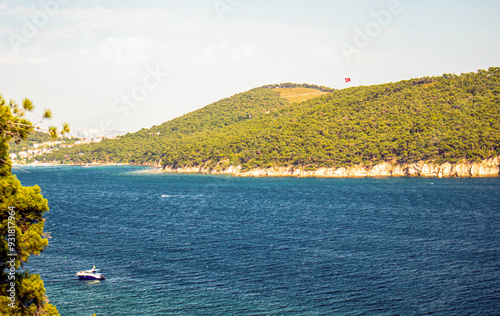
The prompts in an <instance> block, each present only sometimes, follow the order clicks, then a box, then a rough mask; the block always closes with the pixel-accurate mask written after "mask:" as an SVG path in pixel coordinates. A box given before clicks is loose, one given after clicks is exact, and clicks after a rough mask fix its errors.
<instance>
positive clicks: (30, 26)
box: [0, 0, 500, 131]
mask: <svg viewBox="0 0 500 316" xmlns="http://www.w3.org/2000/svg"><path fill="white" fill-rule="evenodd" d="M499 12H500V1H498V0H488V1H487V0H476V1H461V0H453V1H452V0H440V1H437V0H399V1H398V0H369V1H368V0H366V1H362V0H343V1H336V0H309V1H305V0H303V1H299V0H286V1H285V0H274V1H273V0H184V1H180V0H179V1H175V0H170V1H169V0H162V1H160V0H149V1H131V0H128V1H123V0H120V1H118V0H111V1H105V0H102V1H99V0H91V1H78V0H40V1H2V0H0V93H1V94H2V95H3V96H4V98H7V99H11V98H12V99H15V100H17V101H21V100H22V99H23V98H25V97H27V98H30V99H31V100H33V101H34V103H35V104H36V106H37V109H38V110H39V112H37V113H36V115H35V116H34V117H33V120H36V119H37V118H38V117H40V115H41V114H40V111H41V110H42V109H43V108H45V107H48V108H51V109H52V110H53V112H54V119H53V120H52V122H51V123H52V124H55V125H60V123H61V122H63V121H67V122H69V123H70V125H71V126H72V127H79V128H83V127H86V128H99V127H101V128H102V127H114V128H116V129H120V130H125V131H135V130H138V129H140V128H142V127H151V126H152V125H158V124H160V123H162V122H165V121H167V120H170V119H172V118H174V117H177V116H180V115H182V114H185V113H187V112H190V111H193V110H195V109H198V108H201V107H203V106H205V105H207V104H210V103H212V102H214V101H217V100H220V99H222V98H225V97H228V96H231V95H234V94H236V93H239V92H243V91H246V90H249V89H251V88H254V87H257V86H261V85H264V84H270V83H280V82H297V83H311V84H318V85H325V86H329V87H333V88H337V89H342V88H346V87H350V86H358V85H371V84H379V83H386V82H394V81H399V80H404V79H410V78H416V77H422V76H434V75H442V74H443V73H456V74H460V73H463V72H471V71H477V70H478V69H487V68H488V67H491V66H500V41H499V40H498V38H500V19H499V18H498V13H499ZM346 77H349V78H351V79H352V81H351V82H350V83H345V78H346Z"/></svg>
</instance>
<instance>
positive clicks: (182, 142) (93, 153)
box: [47, 68, 500, 169]
mask: <svg viewBox="0 0 500 316" xmlns="http://www.w3.org/2000/svg"><path fill="white" fill-rule="evenodd" d="M287 89H292V88H284V87H278V88H273V87H272V86H265V87H262V88H257V89H253V90H251V91H248V92H245V93H242V94H238V95H236V96H233V97H231V98H228V99H225V100H222V101H219V102H216V103H214V104H212V105H209V106H207V107H205V108H203V109H200V110H198V111H195V112H192V113H189V114H187V115H184V116H182V117H180V118H177V119H175V120H172V121H169V122H166V123H164V124H162V125H160V126H156V127H153V128H152V129H149V130H141V131H139V132H137V133H134V134H128V135H126V136H124V137H122V138H121V139H119V140H115V141H105V142H101V143H99V144H94V145H89V146H85V147H83V146H81V147H74V148H72V149H70V150H64V151H60V152H58V153H56V154H54V155H53V156H51V157H47V159H49V160H53V159H57V160H59V161H61V162H64V161H67V162H70V161H71V162H75V163H88V162H92V161H101V162H105V161H113V162H128V163H141V164H145V163H159V162H160V161H161V165H163V166H169V167H190V166H205V168H207V167H208V168H225V167H227V166H229V165H234V166H242V167H243V169H251V168H255V167H271V166H301V167H302V168H304V167H305V168H311V169H314V168H318V167H339V166H351V165H356V164H360V163H363V164H365V165H366V164H367V165H373V164H376V163H378V162H382V161H393V162H403V163H404V162H416V161H419V160H425V161H435V162H456V161H458V160H461V159H466V160H471V161H472V160H481V159H486V158H489V157H494V156H497V155H500V68H490V69H489V70H488V71H485V70H480V71H478V72H477V73H468V74H462V75H450V74H446V75H443V76H441V77H426V78H421V79H412V80H406V81H401V82H397V83H389V84H383V85H376V86H369V87H355V88H349V89H343V90H334V91H332V92H328V93H325V92H323V93H324V94H323V95H321V96H318V97H315V98H313V99H309V100H307V101H304V102H300V103H292V102H288V101H287V100H286V99H284V98H282V97H281V96H280V95H282V94H283V92H284V91H286V90H287ZM293 89H297V87H296V86H295V87H294V88H293ZM304 89H306V88H304ZM283 95H285V94H283ZM158 132H159V135H158Z"/></svg>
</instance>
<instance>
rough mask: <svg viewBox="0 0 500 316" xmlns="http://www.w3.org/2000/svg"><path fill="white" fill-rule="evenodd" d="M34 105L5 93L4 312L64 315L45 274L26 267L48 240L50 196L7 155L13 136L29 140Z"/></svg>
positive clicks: (1, 155) (0, 123) (0, 290)
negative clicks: (15, 170) (17, 172)
mask: <svg viewBox="0 0 500 316" xmlns="http://www.w3.org/2000/svg"><path fill="white" fill-rule="evenodd" d="M32 109H33V105H32V103H31V101H29V100H24V101H23V106H22V107H19V106H17V104H16V103H15V102H13V101H10V102H6V101H5V100H4V99H3V98H2V96H0V315H12V316H16V315H51V316H52V315H59V313H58V312H57V309H56V308H55V306H53V305H52V304H50V303H49V301H48V299H47V297H46V296H45V288H44V286H43V281H42V280H41V279H40V276H39V275H32V274H30V273H29V272H28V271H22V269H23V266H24V265H25V264H26V263H27V262H28V259H29V257H30V256H31V255H38V254H40V253H41V252H42V251H43V248H44V247H45V246H47V244H48V240H47V239H46V238H44V237H43V227H44V219H43V214H44V213H45V212H47V211H48V209H49V208H48V204H47V200H46V199H44V198H43V196H42V195H41V194H40V188H39V187H38V186H34V187H23V186H22V185H21V183H20V182H19V180H17V178H16V177H15V176H13V175H12V172H11V168H12V167H11V164H10V161H9V159H8V154H7V151H8V143H9V141H10V140H11V139H16V140H24V139H26V138H27V136H28V134H29V133H31V132H32V131H33V130H34V127H33V125H32V124H31V122H30V121H28V120H26V119H25V118H24V114H25V113H26V112H28V111H31V110H32ZM44 116H45V117H47V116H46V115H44ZM52 131H53V132H56V131H55V130H54V129H52ZM12 254H15V256H12Z"/></svg>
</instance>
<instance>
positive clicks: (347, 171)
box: [12, 156, 500, 178]
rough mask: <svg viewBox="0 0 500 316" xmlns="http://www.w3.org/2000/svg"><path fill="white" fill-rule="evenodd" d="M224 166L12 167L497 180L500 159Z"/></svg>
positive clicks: (318, 176) (37, 164)
mask: <svg viewBox="0 0 500 316" xmlns="http://www.w3.org/2000/svg"><path fill="white" fill-rule="evenodd" d="M226 163H227V162H225V161H221V162H219V163H218V164H217V165H216V166H215V167H214V168H208V167H206V165H203V166H201V167H198V166H196V167H179V168H172V167H170V166H166V167H164V168H161V167H160V166H159V165H152V164H124V163H111V162H105V163H100V162H94V163H89V164H60V163H56V162H50V163H40V162H37V163H30V164H13V165H12V166H15V167H59V166H81V167H82V168H90V167H103V166H144V167H151V168H154V169H150V170H143V171H140V172H144V173H181V174H182V173H183V174H211V175H230V176H234V177H298V178H365V177H434V178H449V177H459V178H467V177H497V176H500V156H497V157H494V158H489V159H485V160H483V161H480V162H468V161H461V162H457V163H454V164H453V163H449V162H445V163H443V164H436V163H434V162H425V161H419V162H416V163H411V164H407V163H404V164H398V163H393V162H381V163H378V164H376V165H362V164H360V165H355V166H351V167H338V168H335V167H331V168H326V167H321V168H318V169H315V170H305V168H303V167H294V166H288V167H270V168H253V169H250V170H243V168H242V167H241V166H233V165H230V166H227V165H226Z"/></svg>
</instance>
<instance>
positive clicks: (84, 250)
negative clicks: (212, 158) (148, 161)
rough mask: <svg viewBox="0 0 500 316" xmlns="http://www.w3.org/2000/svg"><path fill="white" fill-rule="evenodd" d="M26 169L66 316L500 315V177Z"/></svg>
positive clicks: (52, 287)
mask: <svg viewBox="0 0 500 316" xmlns="http://www.w3.org/2000/svg"><path fill="white" fill-rule="evenodd" d="M21 169H22V170H15V171H14V173H15V174H16V175H17V177H18V178H19V179H20V180H21V182H22V184H23V185H25V186H33V185H38V186H40V188H41V189H42V194H43V195H44V197H45V198H47V199H48V201H49V206H50V212H49V213H47V214H46V222H45V231H46V232H50V237H51V238H50V239H49V246H48V247H47V248H46V249H45V251H44V252H43V253H42V254H41V255H40V256H32V257H31V258H30V260H29V263H28V264H26V265H25V268H26V269H27V270H29V271H30V273H33V274H40V276H41V277H42V279H43V281H44V284H45V289H46V294H47V295H48V298H49V300H50V302H51V303H52V304H54V305H56V306H57V309H58V310H59V312H60V313H61V315H63V316H66V315H67V316H90V315H92V314H93V313H96V314H97V315H98V316H100V315H103V316H104V315H106V316H111V315H117V316H118V315H120V316H122V315H147V316H153V315H500V178H499V177H491V178H444V179H437V178H419V177H414V178H413V177H401V178H396V177H395V178H390V177H388V178H347V179H321V178H291V177H289V178H241V177H232V176H215V175H197V174H169V173H152V172H147V171H150V169H148V168H145V167H134V166H106V167H91V168H82V167H79V166H61V167H36V168H35V167H22V168H21ZM93 265H95V266H96V267H97V268H99V269H101V270H100V272H101V273H102V274H103V275H104V276H105V277H106V280H104V281H84V280H79V279H78V278H77V277H76V275H75V274H76V272H77V271H80V270H88V269H91V268H92V266H93Z"/></svg>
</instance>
